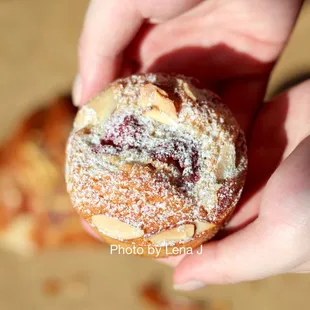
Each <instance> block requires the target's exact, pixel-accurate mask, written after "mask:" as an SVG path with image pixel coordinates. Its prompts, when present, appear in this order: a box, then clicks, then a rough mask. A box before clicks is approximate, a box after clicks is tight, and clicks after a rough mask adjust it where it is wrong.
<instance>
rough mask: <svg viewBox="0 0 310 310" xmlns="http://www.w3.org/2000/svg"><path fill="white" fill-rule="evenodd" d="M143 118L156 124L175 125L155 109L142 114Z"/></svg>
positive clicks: (165, 115) (173, 121)
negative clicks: (150, 119) (152, 120)
mask: <svg viewBox="0 0 310 310" xmlns="http://www.w3.org/2000/svg"><path fill="white" fill-rule="evenodd" d="M143 114H144V115H145V116H147V117H150V118H152V119H154V120H155V121H157V122H160V123H163V124H167V125H175V124H176V122H175V120H174V119H172V118H171V117H169V116H168V115H167V114H165V113H163V112H161V111H160V110H158V109H157V108H153V109H152V110H149V111H146V112H144V113H143Z"/></svg>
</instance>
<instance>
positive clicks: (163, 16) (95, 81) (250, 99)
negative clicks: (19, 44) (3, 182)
mask: <svg viewBox="0 0 310 310" xmlns="http://www.w3.org/2000/svg"><path fill="white" fill-rule="evenodd" d="M301 5H302V1H300V0H272V1H271V0H251V1H249V0H208V1H199V0H170V1H166V0H148V1H147V0H117V1H115V0H105V1H102V0H93V1H91V3H90V6H89V9H88V12H87V14H86V18H85V23H84V27H83V31H82V34H81V39H80V45H79V75H78V77H77V79H76V82H75V85H74V91H73V95H74V99H75V103H76V104H77V105H82V104H84V103H85V102H87V101H88V100H89V99H90V98H91V97H93V96H94V95H96V94H97V93H98V92H99V91H100V90H102V89H103V88H104V87H105V86H106V85H107V84H108V83H109V82H111V81H112V80H114V79H115V78H117V77H120V76H126V75H128V74H131V73H135V72H147V71H166V72H170V71H173V72H180V73H185V74H189V75H193V76H196V77H198V78H199V79H200V80H201V81H202V82H203V83H204V84H205V86H206V87H210V88H211V89H213V90H215V91H217V92H219V93H220V95H221V96H222V98H223V100H224V102H225V103H226V104H227V105H228V106H229V107H230V108H231V110H232V111H233V112H234V114H235V116H236V118H237V119H238V121H239V123H240V124H241V127H242V128H243V129H244V131H245V132H246V135H247V140H248V147H249V163H250V164H249V173H248V178H247V184H246V187H245V190H244V194H243V198H242V200H241V201H240V203H239V206H238V209H237V212H236V213H235V215H234V216H233V218H232V220H231V221H230V222H229V224H228V225H227V227H226V228H225V230H224V231H223V233H222V235H221V236H220V238H217V239H216V240H215V241H212V242H210V243H206V244H205V245H204V246H203V254H202V255H198V254H194V255H186V256H184V255H183V256H177V257H170V258H168V259H164V260H162V261H164V262H165V263H168V264H170V265H172V266H174V267H175V272H174V283H175V287H176V288H178V289H182V290H192V289H196V288H199V287H202V286H204V285H207V284H224V283H237V282H242V281H248V280H255V279H261V278H265V277H268V276H271V275H276V274H283V273H305V272H309V271H310V242H309V240H310V81H305V82H303V83H302V84H300V85H298V86H295V87H294V88H292V89H290V90H288V91H287V92H285V93H283V94H281V95H280V96H278V97H276V98H275V99H273V100H272V101H270V102H267V103H264V102H263V97H264V93H265V90H266V83H267V80H268V78H269V74H270V71H271V70H272V68H273V65H274V63H275V61H277V59H278V58H279V56H280V55H281V53H282V51H283V48H284V47H285V44H286V42H287V40H288V38H289V36H290V33H291V31H292V29H293V27H294V24H295V21H296V18H297V16H298V13H299V10H300V8H301ZM145 21H150V23H151V24H148V25H145V24H144V25H143V27H142V24H143V23H145ZM141 27H142V28H141ZM139 30H140V31H139Z"/></svg>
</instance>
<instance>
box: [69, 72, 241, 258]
mask: <svg viewBox="0 0 310 310" xmlns="http://www.w3.org/2000/svg"><path fill="white" fill-rule="evenodd" d="M246 169H247V156H246V144H245V137H244V134H243V132H242V130H241V129H240V126H239V125H238V123H237V121H236V120H235V118H234V117H233V115H232V113H231V112H230V111H229V109H228V108H227V107H226V106H225V105H224V104H222V103H221V100H220V98H219V97H218V96H217V95H215V94H213V93H212V92H211V91H208V90H205V89H202V88H200V87H199V85H198V83H197V82H196V81H195V80H193V79H191V78H187V77H184V76H173V75H166V74H145V75H133V76H131V77H128V78H125V79H119V80H117V81H115V82H114V83H112V84H111V85H110V86H109V87H107V88H106V89H105V90H104V91H103V92H102V93H100V94H99V95H98V96H97V97H95V98H93V99H92V100H91V101H90V102H89V103H88V104H87V105H85V106H84V107H83V108H81V109H80V111H79V112H78V114H77V116H76V118H75V121H74V128H73V130H72V133H71V135H70V138H69V140H68V144H67V162H66V182H67V189H68V192H69V194H70V197H71V200H72V203H73V206H74V208H75V210H76V211H77V212H78V214H79V215H80V216H81V217H82V218H83V219H84V220H86V221H87V222H88V223H89V224H90V225H91V226H92V227H93V228H94V229H95V230H96V231H97V232H98V233H99V235H100V236H101V237H102V239H103V240H105V241H106V242H108V243H110V244H113V248H114V249H115V250H116V249H118V251H119V252H122V251H123V252H125V253H127V254H130V253H133V254H137V255H144V256H151V257H163V256H168V255H178V254H183V252H185V253H189V251H191V250H192V249H193V248H196V247H198V246H199V245H201V244H202V243H203V242H205V241H207V240H209V239H210V238H212V237H213V236H214V235H215V234H216V233H217V232H218V231H219V229H220V228H221V227H222V226H223V225H224V224H225V223H226V222H227V220H228V219H229V217H230V215H231V214H232V212H233V210H234V208H235V206H236V204H237V202H238V200H239V198H240V195H241V191H242V188H243V185H244V182H245V176H246ZM182 251H183V252H182Z"/></svg>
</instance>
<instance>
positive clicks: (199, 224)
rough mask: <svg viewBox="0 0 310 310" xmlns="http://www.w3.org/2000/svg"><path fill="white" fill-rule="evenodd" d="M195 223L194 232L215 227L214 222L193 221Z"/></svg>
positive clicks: (197, 232) (198, 232)
mask: <svg viewBox="0 0 310 310" xmlns="http://www.w3.org/2000/svg"><path fill="white" fill-rule="evenodd" d="M195 225H196V234H200V233H202V232H203V231H206V230H209V229H211V228H213V227H215V225H214V224H212V223H208V222H195Z"/></svg>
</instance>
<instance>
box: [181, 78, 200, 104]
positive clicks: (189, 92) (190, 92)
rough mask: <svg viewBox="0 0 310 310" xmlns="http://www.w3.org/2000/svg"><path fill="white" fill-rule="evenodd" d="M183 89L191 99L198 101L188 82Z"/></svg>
mask: <svg viewBox="0 0 310 310" xmlns="http://www.w3.org/2000/svg"><path fill="white" fill-rule="evenodd" d="M183 89H184V91H185V93H186V95H187V96H188V97H189V98H191V99H192V100H193V101H196V100H197V98H196V96H195V95H194V94H193V92H192V90H191V89H190V87H189V85H188V83H186V82H184V83H183Z"/></svg>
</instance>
